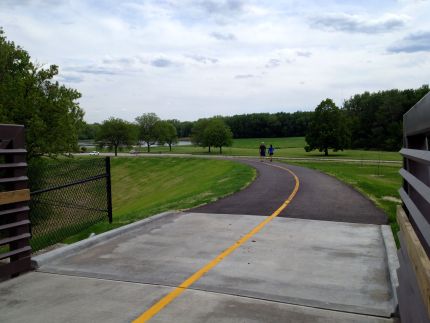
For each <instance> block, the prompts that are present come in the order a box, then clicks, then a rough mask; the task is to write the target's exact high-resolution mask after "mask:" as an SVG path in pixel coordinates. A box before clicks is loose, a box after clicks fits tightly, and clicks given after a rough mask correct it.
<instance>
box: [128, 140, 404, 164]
mask: <svg viewBox="0 0 430 323" xmlns="http://www.w3.org/2000/svg"><path fill="white" fill-rule="evenodd" d="M261 142H264V143H265V144H266V146H269V145H270V144H272V145H273V147H275V156H277V157H285V158H326V157H325V156H324V154H323V153H321V152H319V151H312V152H306V151H305V150H304V147H305V145H306V143H305V139H304V137H290V138H250V139H235V140H234V141H233V145H232V147H224V148H223V154H224V155H230V156H258V147H259V146H260V144H261ZM125 151H126V152H127V151H129V150H125ZM139 151H141V152H146V149H145V148H144V147H142V148H141V149H139ZM207 151H208V149H207V148H201V147H195V146H174V147H173V148H172V153H176V154H208V152H207ZM169 152H170V151H169V147H152V148H151V153H154V154H163V153H169ZM211 154H212V155H218V154H219V149H216V148H212V153H211ZM328 158H338V159H342V158H343V159H357V160H390V161H399V162H400V161H401V156H400V154H399V153H398V152H387V151H372V150H344V151H338V152H333V151H330V152H329V156H328Z"/></svg>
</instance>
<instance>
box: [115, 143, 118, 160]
mask: <svg viewBox="0 0 430 323" xmlns="http://www.w3.org/2000/svg"><path fill="white" fill-rule="evenodd" d="M116 156H118V145H115V157H116Z"/></svg>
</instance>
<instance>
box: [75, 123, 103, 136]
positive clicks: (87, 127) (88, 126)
mask: <svg viewBox="0 0 430 323" xmlns="http://www.w3.org/2000/svg"><path fill="white" fill-rule="evenodd" d="M99 128H100V124H99V123H86V122H82V126H81V127H80V129H79V133H78V139H79V140H95V139H96V135H97V132H98V130H99Z"/></svg>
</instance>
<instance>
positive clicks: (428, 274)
mask: <svg viewBox="0 0 430 323" xmlns="http://www.w3.org/2000/svg"><path fill="white" fill-rule="evenodd" d="M397 222H398V223H399V226H400V230H401V232H402V237H403V239H404V241H405V245H406V249H407V253H408V256H409V259H410V260H411V265H412V268H413V270H414V272H415V275H416V278H417V282H418V286H419V289H420V292H421V296H422V299H423V303H424V305H425V307H426V310H427V314H428V316H429V317H430V260H429V258H428V256H427V254H426V252H425V250H424V248H423V246H422V245H421V242H420V240H419V239H418V236H417V234H416V233H415V230H414V228H413V227H412V224H411V223H410V222H409V219H408V217H407V216H406V213H405V211H404V210H403V208H402V207H401V206H398V207H397Z"/></svg>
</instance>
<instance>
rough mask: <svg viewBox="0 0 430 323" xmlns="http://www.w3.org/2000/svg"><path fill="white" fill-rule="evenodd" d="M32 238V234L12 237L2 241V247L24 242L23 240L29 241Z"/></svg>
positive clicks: (0, 243) (0, 242)
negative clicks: (20, 241)
mask: <svg viewBox="0 0 430 323" xmlns="http://www.w3.org/2000/svg"><path fill="white" fill-rule="evenodd" d="M29 238H31V234H30V233H23V234H20V235H17V236H12V237H9V238H4V239H1V240H0V246H2V245H5V244H8V243H11V242H15V241H19V240H23V239H29Z"/></svg>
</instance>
